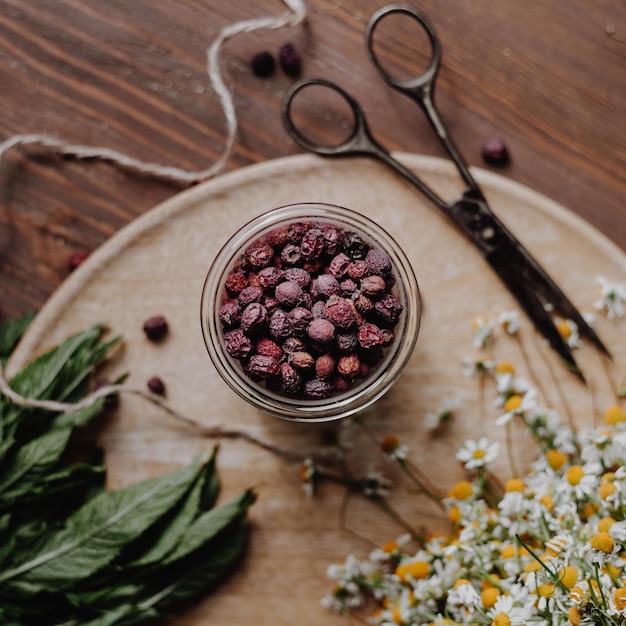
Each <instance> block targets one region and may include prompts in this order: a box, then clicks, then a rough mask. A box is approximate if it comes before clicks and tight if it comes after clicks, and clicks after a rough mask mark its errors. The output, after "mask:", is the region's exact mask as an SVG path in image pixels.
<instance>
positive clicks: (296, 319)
mask: <svg viewBox="0 0 626 626" xmlns="http://www.w3.org/2000/svg"><path fill="white" fill-rule="evenodd" d="M312 321H313V314H312V313H311V311H310V310H309V309H305V308H304V307H302V306H297V307H294V308H293V309H291V311H289V313H287V323H288V324H289V326H291V332H292V333H293V334H294V335H295V336H296V337H303V336H304V335H305V334H306V329H307V327H308V325H309V324H310V323H311V322H312Z"/></svg>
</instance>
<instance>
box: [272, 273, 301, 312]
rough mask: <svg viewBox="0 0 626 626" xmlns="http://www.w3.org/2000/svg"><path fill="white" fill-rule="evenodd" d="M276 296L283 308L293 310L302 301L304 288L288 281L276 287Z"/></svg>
mask: <svg viewBox="0 0 626 626" xmlns="http://www.w3.org/2000/svg"><path fill="white" fill-rule="evenodd" d="M274 296H275V297H276V300H278V301H279V302H280V303H281V304H282V305H283V306H286V307H288V308H293V307H295V306H298V304H300V301H301V300H302V287H300V285H298V283H294V282H293V281H291V280H286V281H285V282H284V283H280V284H279V285H277V286H276V289H275V291H274Z"/></svg>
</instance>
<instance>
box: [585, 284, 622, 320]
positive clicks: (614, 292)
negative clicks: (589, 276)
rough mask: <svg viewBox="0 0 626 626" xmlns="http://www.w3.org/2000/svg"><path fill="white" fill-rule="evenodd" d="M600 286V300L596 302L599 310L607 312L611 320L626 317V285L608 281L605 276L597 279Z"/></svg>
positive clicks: (595, 305) (595, 304)
mask: <svg viewBox="0 0 626 626" xmlns="http://www.w3.org/2000/svg"><path fill="white" fill-rule="evenodd" d="M597 281H598V283H599V285H600V298H599V299H598V300H596V302H594V305H593V306H594V307H595V308H596V309H598V310H604V311H606V316H607V317H608V318H609V319H615V318H622V317H624V303H626V283H616V282H611V281H609V280H607V279H606V278H605V277H604V276H600V277H598V279H597Z"/></svg>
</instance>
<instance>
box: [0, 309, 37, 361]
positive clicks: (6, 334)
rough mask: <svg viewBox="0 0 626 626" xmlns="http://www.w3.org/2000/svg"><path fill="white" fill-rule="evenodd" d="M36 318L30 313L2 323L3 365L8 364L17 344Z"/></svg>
mask: <svg viewBox="0 0 626 626" xmlns="http://www.w3.org/2000/svg"><path fill="white" fill-rule="evenodd" d="M34 318H35V314H34V313H30V314H28V315H24V316H23V317H19V318H17V319H10V320H4V321H3V322H1V323H0V362H2V365H5V364H6V362H7V361H8V359H9V357H10V356H11V353H12V352H13V349H14V348H15V346H16V345H17V342H18V341H19V340H20V339H21V338H22V336H23V335H24V333H25V332H26V329H27V328H28V327H29V326H30V323H31V322H32V321H33V319H34Z"/></svg>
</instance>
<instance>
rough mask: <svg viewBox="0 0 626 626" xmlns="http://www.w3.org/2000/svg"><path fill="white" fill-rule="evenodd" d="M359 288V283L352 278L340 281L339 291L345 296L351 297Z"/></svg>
mask: <svg viewBox="0 0 626 626" xmlns="http://www.w3.org/2000/svg"><path fill="white" fill-rule="evenodd" d="M356 290H357V284H356V283H355V282H354V281H353V280H352V279H351V278H344V279H343V280H342V281H341V282H340V283H339V293H340V294H341V295H342V296H344V297H345V298H350V297H352V295H353V294H354V292H355V291H356Z"/></svg>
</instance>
